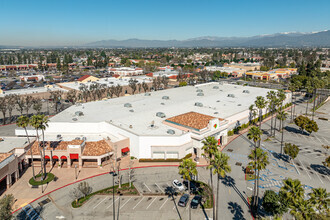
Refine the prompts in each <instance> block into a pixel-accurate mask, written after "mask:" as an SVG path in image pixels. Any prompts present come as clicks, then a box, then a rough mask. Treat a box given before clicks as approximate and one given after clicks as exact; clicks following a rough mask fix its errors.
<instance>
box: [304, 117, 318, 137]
mask: <svg viewBox="0 0 330 220" xmlns="http://www.w3.org/2000/svg"><path fill="white" fill-rule="evenodd" d="M305 129H306V131H307V132H308V133H309V134H311V133H312V132H313V131H314V132H318V130H319V126H318V125H317V123H316V122H315V121H314V120H310V119H308V121H307V124H306V127H305Z"/></svg>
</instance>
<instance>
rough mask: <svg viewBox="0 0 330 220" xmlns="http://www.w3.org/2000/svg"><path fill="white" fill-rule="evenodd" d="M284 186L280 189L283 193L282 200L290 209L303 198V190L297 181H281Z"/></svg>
mask: <svg viewBox="0 0 330 220" xmlns="http://www.w3.org/2000/svg"><path fill="white" fill-rule="evenodd" d="M283 184H284V186H283V187H282V188H281V189H280V191H281V192H283V197H284V199H285V200H286V201H287V202H288V204H289V206H290V208H291V207H292V206H294V205H295V204H296V203H298V202H300V201H301V200H303V198H304V193H305V190H304V188H303V187H302V185H301V182H300V180H298V179H295V180H293V179H291V178H288V179H285V180H283Z"/></svg>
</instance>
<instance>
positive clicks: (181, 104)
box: [50, 82, 270, 135]
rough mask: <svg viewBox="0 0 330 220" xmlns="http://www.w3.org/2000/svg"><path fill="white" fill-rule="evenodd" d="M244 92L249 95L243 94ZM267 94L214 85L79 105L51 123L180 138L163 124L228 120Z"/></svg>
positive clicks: (234, 86)
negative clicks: (179, 119) (193, 117)
mask: <svg viewBox="0 0 330 220" xmlns="http://www.w3.org/2000/svg"><path fill="white" fill-rule="evenodd" d="M243 90H248V92H244V93H243ZM268 91H270V90H269V89H264V88H257V87H248V86H239V85H232V84H223V85H222V84H219V83H215V82H214V83H208V84H202V85H197V86H185V87H179V88H173V89H166V90H160V91H155V92H151V93H147V94H145V93H142V94H136V95H132V96H125V97H120V98H113V99H107V100H103V101H95V102H88V103H83V104H76V105H74V106H71V107H70V108H68V109H66V110H64V111H63V112H61V113H59V114H57V115H55V116H54V117H52V118H51V119H50V121H51V122H67V123H93V122H94V123H95V122H104V121H106V122H108V123H110V124H113V125H115V126H117V127H119V128H121V129H125V130H128V131H130V132H132V133H135V134H137V135H181V133H182V131H181V130H178V129H176V128H173V127H171V126H169V125H166V124H163V122H164V121H165V120H166V119H168V118H171V117H174V116H178V115H181V114H184V113H187V112H197V113H200V114H204V115H208V116H210V117H214V118H222V119H227V118H228V117H230V116H233V115H236V114H237V113H240V112H243V111H246V110H248V108H249V106H250V105H251V104H253V103H254V101H255V98H256V97H257V96H266V94H267V92H268ZM198 103H201V104H198ZM125 106H126V107H125ZM79 111H81V112H82V113H83V115H82V116H77V114H76V112H79ZM157 115H158V116H157ZM229 123H231V121H229ZM168 129H172V130H174V131H175V134H173V133H172V134H168V133H167V131H168Z"/></svg>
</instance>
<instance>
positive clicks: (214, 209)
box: [210, 168, 215, 218]
mask: <svg viewBox="0 0 330 220" xmlns="http://www.w3.org/2000/svg"><path fill="white" fill-rule="evenodd" d="M212 176H213V175H212V168H211V169H210V178H211V190H212V197H213V198H212V201H213V218H214V216H215V205H214V190H213V177H212Z"/></svg>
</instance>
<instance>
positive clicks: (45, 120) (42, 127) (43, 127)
mask: <svg viewBox="0 0 330 220" xmlns="http://www.w3.org/2000/svg"><path fill="white" fill-rule="evenodd" d="M38 116H39V118H40V127H39V128H40V130H41V132H42V149H43V154H44V156H45V130H46V128H47V127H48V122H49V119H48V117H47V116H45V115H38ZM43 166H44V172H45V173H44V175H45V178H46V175H47V173H46V163H45V160H44V164H43Z"/></svg>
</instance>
